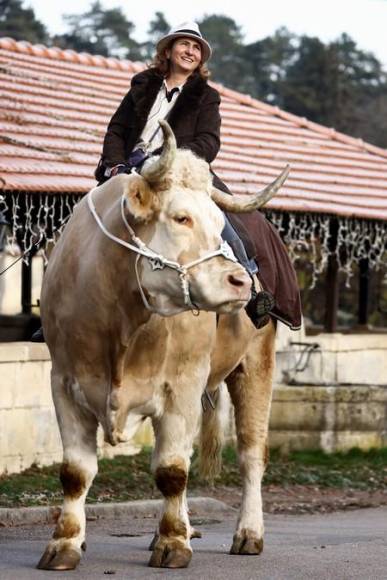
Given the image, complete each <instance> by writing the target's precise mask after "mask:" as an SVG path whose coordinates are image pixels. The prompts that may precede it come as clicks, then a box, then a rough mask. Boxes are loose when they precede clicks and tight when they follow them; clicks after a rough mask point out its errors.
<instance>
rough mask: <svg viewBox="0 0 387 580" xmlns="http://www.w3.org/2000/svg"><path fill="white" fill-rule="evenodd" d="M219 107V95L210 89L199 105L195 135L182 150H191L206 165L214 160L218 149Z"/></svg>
mask: <svg viewBox="0 0 387 580" xmlns="http://www.w3.org/2000/svg"><path fill="white" fill-rule="evenodd" d="M219 105H220V96H219V93H218V91H216V90H215V89H211V91H209V93H208V94H207V95H206V96H205V98H204V99H203V101H202V103H201V105H200V112H199V115H198V119H197V122H196V127H195V135H194V137H193V139H192V140H191V141H189V142H188V143H184V148H186V149H191V151H193V152H194V153H195V154H196V155H197V156H198V157H201V158H202V159H205V160H206V161H207V163H211V162H212V161H213V160H214V159H215V157H216V156H217V154H218V151H219V149H220V124H221V118H220V113H219Z"/></svg>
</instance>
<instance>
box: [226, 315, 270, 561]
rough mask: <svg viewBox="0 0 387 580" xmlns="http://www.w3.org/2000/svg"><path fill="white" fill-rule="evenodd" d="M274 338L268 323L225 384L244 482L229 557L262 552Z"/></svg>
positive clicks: (252, 342)
mask: <svg viewBox="0 0 387 580" xmlns="http://www.w3.org/2000/svg"><path fill="white" fill-rule="evenodd" d="M274 339H275V327H274V324H273V323H272V322H271V323H270V324H268V325H267V326H265V327H264V328H262V329H261V330H260V331H258V332H257V333H256V335H255V337H254V339H253V340H252V341H251V343H250V344H249V347H248V351H247V354H246V357H245V359H244V360H243V361H242V363H241V364H240V365H239V366H238V367H237V368H236V369H235V371H233V373H232V374H231V375H230V376H229V377H228V379H227V381H226V382H227V386H228V388H229V391H230V395H231V399H232V402H233V404H234V407H235V422H236V431H237V438H238V455H239V464H240V471H241V476H242V481H243V495H242V505H241V509H240V514H239V518H238V523H237V529H236V533H235V535H234V538H233V544H232V547H231V554H260V553H261V552H262V549H263V532H264V526H263V513H262V496H261V480H262V476H263V474H264V471H265V466H266V461H267V436H268V424H269V413H270V404H271V392H272V376H273V370H274V356H275V347H274Z"/></svg>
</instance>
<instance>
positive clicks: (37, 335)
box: [30, 327, 46, 342]
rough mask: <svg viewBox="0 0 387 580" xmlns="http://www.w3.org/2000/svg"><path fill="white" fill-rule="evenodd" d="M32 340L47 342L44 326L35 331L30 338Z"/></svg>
mask: <svg viewBox="0 0 387 580" xmlns="http://www.w3.org/2000/svg"><path fill="white" fill-rule="evenodd" d="M30 341H31V342H46V341H45V340H44V334H43V328H42V327H40V328H38V330H36V331H35V332H34V334H33V335H32V336H31V338H30Z"/></svg>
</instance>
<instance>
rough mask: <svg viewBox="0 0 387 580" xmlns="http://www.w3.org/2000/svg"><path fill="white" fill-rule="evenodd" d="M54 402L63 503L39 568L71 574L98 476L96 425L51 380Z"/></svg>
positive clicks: (67, 390) (62, 387) (67, 391)
mask: <svg viewBox="0 0 387 580" xmlns="http://www.w3.org/2000/svg"><path fill="white" fill-rule="evenodd" d="M52 380H53V398H54V403H55V410H56V414H57V418H58V423H59V428H60V433H61V437H62V444H63V463H62V466H61V469H60V479H61V482H62V486H63V493H64V502H63V506H62V511H61V515H60V517H59V519H58V522H57V524H56V528H55V531H54V534H53V538H52V540H50V542H49V543H48V546H47V548H46V550H45V552H44V553H43V556H42V557H41V559H40V561H39V563H38V566H37V567H38V568H40V569H43V570H72V569H74V568H75V567H76V566H77V565H78V563H79V561H80V559H81V550H82V549H83V550H85V549H86V544H85V529H86V516H85V499H86V495H87V492H88V490H89V488H90V486H91V484H92V481H93V479H94V477H95V475H96V473H97V455H96V432H97V421H96V419H95V417H94V415H92V414H91V413H90V412H89V411H88V410H87V409H86V408H85V407H81V406H79V405H78V404H77V403H76V402H75V400H74V398H73V397H74V392H73V390H72V388H71V385H67V387H65V385H64V383H63V381H62V380H61V378H56V377H53V378H52Z"/></svg>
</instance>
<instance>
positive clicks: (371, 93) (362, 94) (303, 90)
mask: <svg viewBox="0 0 387 580" xmlns="http://www.w3.org/2000/svg"><path fill="white" fill-rule="evenodd" d="M282 93H283V100H282V106H283V107H284V108H285V109H286V110H288V111H290V112H292V113H295V114H296V115H300V116H302V117H306V118H307V119H310V120H312V121H315V122H318V123H321V124H323V125H326V126H329V127H334V128H335V129H337V130H339V131H343V132H344V133H348V134H349V135H354V136H363V137H364V138H369V139H370V140H371V141H373V142H374V143H380V144H382V141H383V142H384V143H385V141H386V140H385V139H384V140H382V141H381V137H382V134H383V132H385V131H386V130H387V121H386V120H385V117H378V118H377V122H376V123H375V122H373V118H372V117H373V116H372V114H371V113H370V111H371V110H377V109H378V110H380V111H382V110H385V107H383V104H382V103H383V98H384V99H385V97H386V95H387V83H386V74H385V73H384V72H383V69H382V66H381V64H380V62H379V61H378V60H377V59H376V57H375V56H374V55H372V54H370V53H367V52H364V51H362V50H360V49H359V48H358V47H357V46H356V43H355V42H354V41H353V40H352V39H351V38H350V37H349V36H348V35H346V34H343V35H342V36H341V37H340V38H339V39H338V40H336V41H334V42H331V43H329V44H328V45H324V44H323V43H322V42H321V41H320V40H319V39H318V38H311V37H308V36H302V37H301V38H300V41H299V47H298V51H297V53H296V54H295V57H294V60H293V62H291V63H290V65H289V66H288V67H287V71H286V78H285V81H284V82H283V84H282ZM367 112H368V113H367ZM365 115H366V116H367V119H368V121H366V120H365ZM367 124H370V125H368V127H367ZM381 127H383V131H380V128H381ZM365 129H367V130H366V131H365Z"/></svg>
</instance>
